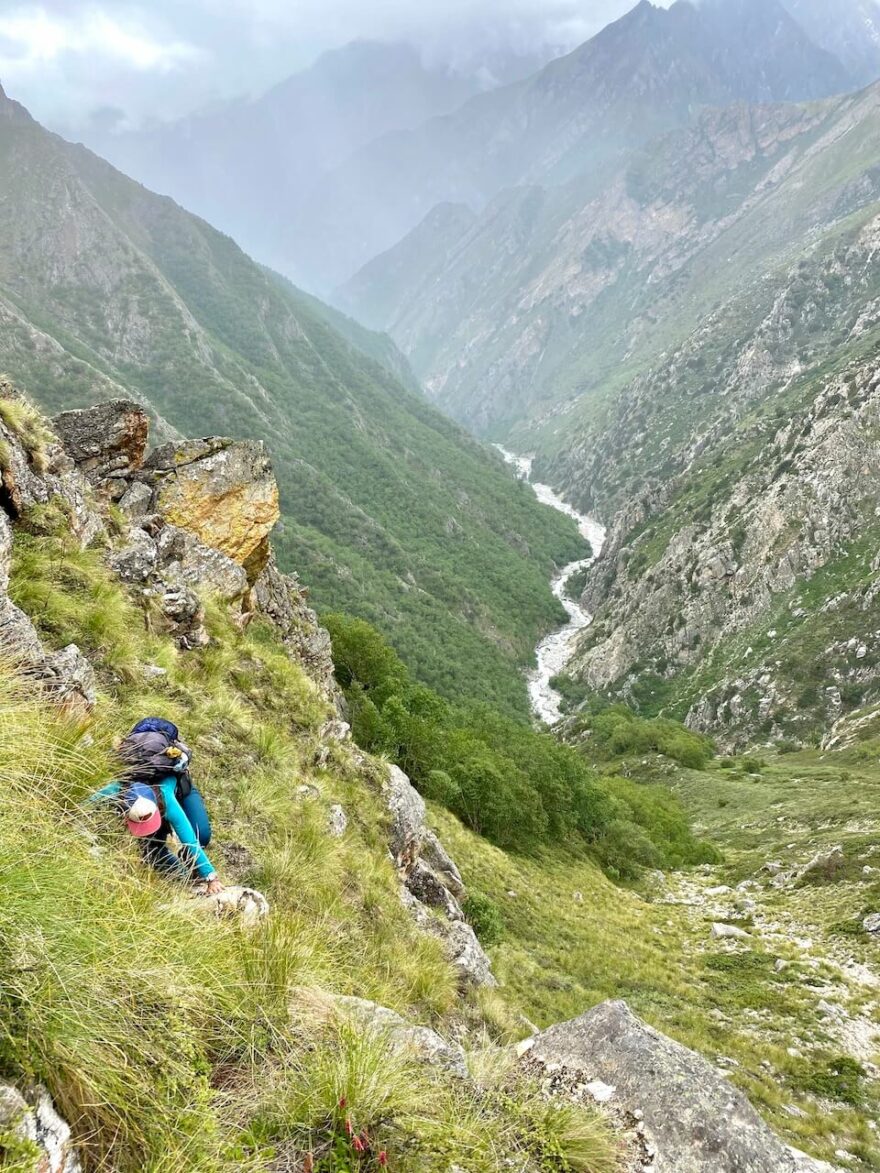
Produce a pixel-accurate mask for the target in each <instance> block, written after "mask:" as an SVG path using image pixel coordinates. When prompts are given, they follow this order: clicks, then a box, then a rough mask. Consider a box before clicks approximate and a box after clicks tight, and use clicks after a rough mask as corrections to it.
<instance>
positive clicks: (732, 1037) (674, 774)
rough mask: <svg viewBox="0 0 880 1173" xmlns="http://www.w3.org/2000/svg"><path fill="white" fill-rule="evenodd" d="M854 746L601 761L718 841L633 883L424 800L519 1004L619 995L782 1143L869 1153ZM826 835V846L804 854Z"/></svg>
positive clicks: (871, 1129)
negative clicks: (696, 1059)
mask: <svg viewBox="0 0 880 1173" xmlns="http://www.w3.org/2000/svg"><path fill="white" fill-rule="evenodd" d="M866 756H867V755H866V751H865V749H864V748H862V749H861V750H858V751H850V753H848V754H847V753H844V754H836V755H830V754H829V755H825V756H824V757H823V756H822V755H820V754H818V753H816V752H813V753H809V754H802V755H787V756H781V757H778V758H774V759H773V760H772V762H769V763H764V762H762V761H760V760H758V759H755V758H737V759H730V760H727V761H724V762H716V763H713V765H712V767H711V768H710V769H709V770H706V771H689V770H682V769H680V768H679V767H677V766H674V765H673V764H672V763H670V762H668V761H667V760H666V759H662V758H651V759H642V760H638V761H632V760H629V761H625V762H618V763H616V765H615V769H616V770H617V771H618V772H626V773H628V774H631V775H633V776H635V777H636V778H638V780H640V781H643V782H645V783H646V784H651V783H658V782H659V783H662V784H666V785H669V786H671V787H672V788H673V789H674V790H675V791H676V792H677V793H678V795H679V796H680V798H681V799H682V800H683V801H684V803H685V805H686V806H687V807H688V809H689V811H690V812H691V814H692V816H693V818H694V819H695V821H696V824H697V830H698V831H699V833H701V834H702V835H705V836H706V837H708V838H710V839H711V840H712V841H713V842H715V843H716V844H717V845H718V846H719V847H720V848H721V849H722V851H723V853H724V861H723V862H722V863H721V864H718V865H712V866H710V865H706V866H703V867H700V868H697V869H694V870H691V871H687V872H682V873H677V874H672V875H667V876H665V877H664V876H663V875H662V874H660V873H651V874H649V875H648V876H647V877H646V878H645V880H644V881H643V882H642V884H641V885H640V890H638V891H636V890H631V889H628V888H623V887H617V886H615V885H614V884H612V883H611V882H610V881H608V880H607V879H605V878H604V877H603V876H602V875H601V874H600V873H599V872H598V870H597V869H596V868H594V866H593V865H592V864H591V863H589V862H587V861H583V862H578V861H577V860H573V859H572V858H571V857H570V856H566V857H562V856H561V855H558V856H555V855H545V856H543V857H541V858H532V859H525V858H521V857H519V858H513V857H510V856H507V855H504V854H503V853H501V852H499V851H497V850H495V849H493V848H491V847H489V846H488V845H486V844H485V843H484V842H482V841H479V840H477V839H476V838H475V837H473V836H471V835H469V834H468V833H466V832H464V831H463V830H462V829H461V828H460V827H459V826H458V825H457V824H455V823H454V821H453V820H451V819H450V818H449V816H448V815H445V814H444V813H443V812H440V811H437V812H435V815H436V819H437V822H438V824H439V826H440V828H441V831H442V836H443V838H444V841H447V842H448V843H449V845H450V847H451V849H452V851H453V854H454V855H455V857H456V859H457V860H458V861H459V863H460V864H461V866H462V870H463V873H464V877H465V880H466V882H468V883H469V884H470V885H472V886H473V888H475V889H478V890H480V891H482V892H484V893H485V894H486V895H487V896H489V897H490V898H491V900H492V901H493V902H494V903H495V904H496V905H497V907H498V909H499V911H500V917H501V921H502V926H503V927H502V929H501V930H500V939H499V941H498V943H497V945H496V946H495V947H494V949H493V951H492V952H493V962H494V965H495V969H496V972H497V974H498V976H499V978H500V979H501V980H502V982H503V983H505V985H506V986H507V987H508V990H509V993H510V995H511V998H512V1000H516V1001H517V1002H518V1004H519V1005H520V1006H521V1008H522V1010H523V1013H524V1014H525V1015H526V1016H527V1017H528V1018H530V1019H534V1020H535V1021H536V1022H537V1024H538V1025H540V1026H545V1025H547V1024H548V1023H550V1022H552V1021H556V1020H559V1019H562V1018H568V1017H573V1016H575V1015H578V1014H580V1013H582V1012H583V1011H584V1010H586V1009H587V1008H588V1007H589V1006H591V1005H593V1004H595V1003H597V1002H599V1001H601V1000H604V999H607V998H624V999H626V1000H627V1002H629V1003H630V1005H631V1006H632V1008H633V1009H634V1010H635V1011H636V1012H637V1013H639V1014H641V1015H643V1016H644V1017H645V1018H646V1019H647V1020H648V1021H649V1022H651V1023H652V1024H653V1025H655V1026H657V1027H658V1028H660V1029H662V1030H664V1031H666V1032H667V1033H668V1034H670V1035H672V1036H673V1037H675V1038H677V1039H679V1040H680V1041H681V1042H682V1043H684V1044H686V1045H688V1046H691V1047H694V1048H696V1049H697V1050H699V1051H701V1052H703V1053H704V1054H705V1055H707V1056H708V1057H709V1058H710V1059H714V1061H715V1062H716V1063H717V1064H718V1065H719V1067H721V1068H722V1069H724V1070H726V1071H727V1072H728V1073H729V1075H730V1078H731V1079H732V1080H733V1081H734V1082H735V1083H736V1084H738V1085H739V1086H740V1087H742V1088H743V1090H745V1091H746V1092H747V1094H748V1095H749V1097H750V1098H751V1100H752V1102H753V1103H754V1104H755V1105H756V1107H758V1108H759V1110H760V1111H761V1112H762V1113H763V1114H764V1115H765V1116H766V1117H767V1119H768V1120H769V1121H770V1122H771V1123H772V1124H773V1126H774V1127H775V1128H776V1129H777V1130H778V1131H779V1132H780V1133H782V1134H783V1135H785V1136H786V1137H787V1138H788V1140H789V1142H790V1143H791V1144H792V1145H794V1146H796V1147H798V1148H802V1149H804V1150H807V1151H810V1152H812V1153H814V1154H815V1155H817V1156H819V1157H822V1158H824V1159H825V1160H828V1161H831V1162H832V1163H834V1164H835V1165H837V1166H841V1167H845V1168H852V1169H861V1170H865V1169H877V1168H880V1144H878V1138H877V1131H876V1130H877V1115H878V1104H880V1095H878V1091H880V1084H878V1076H880V1070H878V1065H880V1054H878V1046H877V1043H878V1038H880V965H878V963H877V947H878V943H877V938H876V937H874V936H871V935H870V934H869V933H867V932H866V931H865V930H864V929H863V927H862V921H863V919H864V918H865V917H866V916H867V915H869V914H870V913H872V912H877V911H880V882H878V881H880V839H878V830H880V819H878V814H877V811H878V806H880V802H878V800H880V770H878V768H877V766H876V765H875V763H874V761H873V760H868V761H864V760H863V761H861V763H860V762H859V761H855V762H854V761H853V760H852V759H853V758H854V757H855V758H856V759H858V758H860V757H861V758H865V757H866ZM873 757H876V755H873ZM833 848H841V849H842V856H843V858H842V863H841V862H840V859H839V855H838V854H837V853H835V854H834V855H833V856H832V857H831V859H830V860H828V861H827V862H826V861H825V860H824V859H822V858H821V857H824V856H827V855H828V853H829V852H831V850H832V849H833ZM817 856H818V857H820V863H819V864H818V865H817V866H816V867H815V868H813V869H812V870H811V871H810V872H809V873H808V874H806V875H804V876H802V877H800V876H798V874H797V873H798V869H802V868H803V867H804V866H805V865H807V864H808V863H810V861H812V860H814V859H815V858H816V857H817ZM766 864H771V865H774V866H772V867H771V869H770V870H767V869H766V868H765V865H766ZM775 865H780V866H779V867H777V866H775ZM875 868H876V869H877V870H874V869H875ZM790 873H794V874H790ZM549 910H552V913H551V912H550V911H549ZM713 924H718V925H727V926H731V927H732V928H734V929H736V930H739V933H747V934H748V936H741V935H739V933H737V934H736V935H732V936H729V937H728V936H716V935H714V934H713ZM727 931H729V930H725V929H720V930H718V929H716V930H715V933H719V932H720V933H722V934H724V933H725V932H727Z"/></svg>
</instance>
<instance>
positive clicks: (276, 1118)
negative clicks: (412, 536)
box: [0, 514, 616, 1173]
mask: <svg viewBox="0 0 880 1173" xmlns="http://www.w3.org/2000/svg"><path fill="white" fill-rule="evenodd" d="M39 528H40V532H37V533H33V534H31V535H26V534H19V535H18V536H17V538H16V549H15V558H14V567H13V580H12V588H11V589H12V593H13V595H14V597H15V598H16V599H17V600H18V601H19V602H20V603H21V604H22V605H24V606H26V607H28V608H29V609H30V610H31V611H32V612H33V613H34V615H35V616H36V617H37V619H38V622H39V624H40V627H41V628H42V631H43V633H44V636H45V638H46V639H47V640H48V641H49V642H50V643H51V644H53V645H56V646H60V645H62V644H64V643H65V642H67V641H68V640H69V639H71V638H76V639H77V640H78V642H79V643H80V644H81V645H82V646H83V648H84V649H85V650H87V652H88V653H89V655H90V657H91V659H92V661H93V662H94V663H95V664H96V666H97V667H98V669H99V677H100V699H99V705H98V709H97V713H96V716H95V718H94V719H93V720H92V721H91V722H89V723H86V724H84V723H82V722H78V721H76V720H75V719H70V718H64V717H63V716H62V715H60V714H58V713H57V712H55V711H54V710H52V709H50V707H49V706H48V705H47V704H46V703H45V702H44V701H41V700H39V698H36V697H34V696H33V695H32V694H31V693H30V692H29V690H28V689H27V687H26V686H24V685H22V684H21V683H18V682H16V681H15V680H14V679H13V678H12V676H11V675H10V672H9V670H8V669H7V668H3V670H2V674H3V697H2V704H0V744H2V750H3V752H2V762H3V765H2V767H0V799H2V804H3V806H4V809H15V810H16V817H15V818H7V819H4V820H2V826H0V883H2V888H3V893H4V898H3V902H2V908H0V986H2V989H3V992H4V997H3V999H2V1002H0V1078H7V1079H10V1078H11V1079H12V1080H13V1081H15V1082H18V1083H25V1082H27V1081H28V1080H30V1079H33V1078H36V1079H39V1080H42V1081H45V1082H46V1084H47V1085H48V1087H49V1089H50V1091H51V1093H52V1095H53V1097H54V1098H55V1101H56V1103H57V1105H58V1107H59V1109H60V1110H61V1111H62V1113H63V1114H64V1115H65V1116H66V1117H67V1118H68V1119H69V1120H70V1121H71V1123H72V1124H73V1126H74V1129H75V1132H76V1135H77V1138H78V1140H79V1142H80V1144H81V1146H82V1151H83V1154H84V1156H85V1158H86V1162H87V1168H88V1169H89V1170H90V1171H94V1170H106V1171H108V1173H109V1171H110V1170H113V1173H135V1171H137V1173H144V1171H150V1173H159V1170H161V1171H162V1173H209V1171H210V1173H225V1171H229V1173H232V1170H236V1171H243V1170H251V1171H252V1173H256V1171H257V1170H269V1169H277V1168H280V1167H284V1168H287V1167H291V1168H294V1167H295V1168H299V1167H300V1166H301V1165H302V1163H303V1161H304V1160H305V1156H306V1154H307V1153H309V1152H313V1153H314V1154H315V1157H316V1165H315V1168H316V1169H317V1170H323V1171H325V1173H330V1171H331V1170H339V1169H341V1168H351V1169H363V1170H367V1169H373V1168H375V1167H376V1165H375V1159H374V1158H375V1155H376V1154H377V1152H378V1150H379V1148H380V1146H381V1147H387V1150H388V1154H389V1166H390V1168H392V1169H397V1170H400V1171H401V1173H405V1171H409V1173H427V1171H429V1170H436V1171H437V1173H440V1171H441V1170H446V1169H447V1168H448V1167H449V1162H450V1161H453V1162H456V1161H457V1162H458V1163H460V1164H461V1165H463V1166H464V1167H466V1168H468V1169H472V1170H475V1171H479V1173H491V1171H492V1170H495V1169H497V1168H498V1167H499V1165H500V1163H501V1162H502V1161H503V1160H505V1159H507V1158H510V1159H512V1160H514V1162H515V1163H516V1164H517V1167H519V1165H520V1164H522V1165H526V1163H527V1162H529V1161H531V1160H534V1161H536V1162H538V1161H540V1160H541V1159H542V1156H543V1155H544V1154H545V1153H546V1155H547V1159H548V1160H550V1161H551V1164H550V1165H548V1166H546V1167H547V1168H553V1169H559V1170H560V1171H563V1170H565V1169H568V1168H571V1169H572V1170H581V1171H582V1173H615V1169H616V1161H615V1157H614V1152H613V1146H612V1144H611V1142H610V1141H609V1140H608V1138H607V1135H606V1133H605V1132H604V1130H603V1127H602V1126H601V1124H600V1123H597V1122H596V1121H595V1119H594V1118H592V1117H590V1116H589V1115H583V1114H579V1113H572V1112H570V1111H569V1110H568V1109H564V1110H562V1111H559V1112H557V1111H555V1110H554V1109H551V1108H548V1106H547V1105H546V1104H543V1103H542V1102H541V1101H539V1100H538V1099H537V1098H536V1096H535V1095H534V1094H533V1093H532V1091H531V1090H530V1089H529V1087H527V1086H523V1087H521V1088H516V1089H514V1087H513V1085H512V1084H511V1083H510V1080H509V1077H508V1074H507V1070H506V1067H505V1066H504V1064H501V1065H500V1066H499V1065H498V1064H497V1062H492V1063H490V1064H489V1066H488V1067H486V1069H485V1074H486V1076H487V1079H488V1082H486V1083H485V1084H484V1086H483V1088H482V1090H479V1091H477V1090H475V1089H473V1088H471V1087H470V1086H467V1085H462V1084H459V1083H458V1082H456V1081H449V1080H448V1079H445V1078H444V1077H443V1076H442V1075H434V1076H432V1075H431V1074H430V1073H429V1072H426V1070H425V1068H424V1066H419V1067H418V1068H417V1067H415V1066H414V1065H413V1063H412V1062H410V1061H409V1060H408V1059H406V1058H405V1057H401V1056H399V1055H394V1054H392V1052H391V1051H390V1049H389V1047H388V1045H387V1043H386V1042H385V1041H384V1040H383V1039H381V1038H379V1039H372V1040H371V1039H370V1038H369V1037H368V1036H365V1035H364V1034H363V1033H361V1032H354V1031H351V1030H346V1029H345V1028H344V1027H341V1026H338V1025H334V1020H333V1017H332V1015H331V1014H330V1012H329V1010H328V1001H327V996H328V993H329V992H333V993H346V994H355V995H358V996H362V997H367V998H372V999H377V1000H379V1001H380V1002H382V1003H384V1004H386V1005H389V1006H392V1007H395V1008H396V1009H398V1010H400V1011H402V1012H403V1013H404V1014H407V1015H409V1016H411V1017H413V1018H416V1019H420V1020H422V1021H428V1022H433V1023H434V1024H435V1025H436V1026H438V1027H439V1029H441V1030H447V1031H448V1030H451V1029H452V1028H453V1025H457V1026H461V1025H463V1024H470V1025H472V1026H478V1025H480V1024H485V1025H489V1024H491V1023H492V1022H495V1023H496V1028H495V1029H496V1030H500V1031H501V1032H502V1033H503V1032H504V1030H505V1029H506V1024H507V1023H508V1022H509V1021H510V1019H509V1015H508V1014H507V1012H506V1011H505V1009H504V1007H503V1005H502V1004H501V1002H500V1000H499V999H498V998H497V997H494V998H490V999H489V1003H488V1004H487V1005H486V1006H485V1007H484V1009H483V1010H481V1008H480V1004H479V1000H475V999H474V998H469V999H467V1000H460V999H459V998H458V997H457V996H456V992H455V982H454V978H453V975H452V973H451V971H450V969H449V967H448V965H447V964H446V963H445V962H444V960H443V958H442V956H441V951H440V946H439V944H438V943H437V942H436V941H435V940H434V939H433V938H429V937H426V936H424V935H422V934H420V933H418V932H417V931H416V930H415V928H414V927H413V925H412V924H411V922H410V920H409V918H408V915H407V914H406V912H405V911H404V909H403V906H402V905H401V903H400V900H399V897H398V894H397V892H398V879H397V877H396V875H395V874H394V870H393V867H392V865H391V864H390V862H389V860H388V855H387V848H386V846H385V840H384V833H383V825H382V814H381V803H380V800H379V798H378V795H377V793H376V789H375V787H376V781H377V779H378V776H379V775H378V773H377V771H378V770H379V769H380V767H379V766H378V764H377V763H373V764H372V765H369V764H367V765H366V766H364V765H363V764H361V765H358V764H357V762H356V761H355V760H354V759H353V758H352V756H351V754H350V752H349V751H348V750H346V748H345V747H341V746H338V745H337V746H335V748H332V749H331V752H330V755H329V757H328V756H327V754H326V746H324V747H323V748H324V750H325V752H324V753H323V754H321V756H320V757H319V756H318V755H317V751H318V750H319V749H321V748H322V743H321V741H320V733H319V731H320V726H321V724H322V723H323V721H324V720H325V719H326V717H327V715H328V711H327V710H328V706H327V705H326V703H325V702H324V701H323V700H322V699H321V698H320V696H319V695H318V694H317V693H316V690H315V688H314V686H313V685H312V684H311V682H310V681H309V680H308V679H307V678H306V677H305V676H304V674H303V673H302V671H301V670H300V669H299V668H298V666H297V665H295V664H294V663H292V662H291V661H290V660H289V659H288V657H287V656H286V654H285V653H284V652H283V650H282V649H281V648H280V647H279V646H278V645H277V644H276V643H275V642H274V639H273V637H272V635H271V633H270V632H269V631H268V630H267V629H265V628H263V627H261V626H260V625H259V624H257V625H252V626H251V627H250V628H249V629H248V631H247V633H246V634H244V635H242V634H241V633H240V632H239V631H237V629H235V628H234V627H233V626H232V625H231V624H230V623H229V622H228V621H227V620H226V619H225V618H224V616H223V615H222V614H221V613H220V612H216V611H212V612H211V615H210V627H211V630H212V633H213V636H214V641H213V643H212V645H211V646H210V647H209V648H207V649H205V650H203V651H201V652H198V653H194V654H186V655H184V654H180V653H178V652H176V651H175V650H174V648H173V646H172V645H171V643H170V642H169V641H168V640H165V639H163V638H159V637H155V636H152V635H150V634H149V633H148V632H146V631H145V630H144V623H143V615H142V612H141V611H140V610H139V608H137V607H136V606H135V605H134V604H133V603H132V602H129V601H128V600H127V598H126V597H125V596H124V595H123V594H122V592H121V591H120V589H119V588H118V587H117V586H116V585H114V583H113V581H112V579H111V578H110V577H109V575H108V573H107V572H106V570H104V569H103V567H102V563H101V558H100V554H99V552H97V551H86V552H82V551H79V550H77V549H76V548H75V546H73V545H72V544H71V543H70V541H69V539H68V538H67V537H66V536H65V535H64V532H63V526H62V527H61V528H59V526H58V524H57V521H55V520H53V518H52V517H51V515H50V516H46V515H45V514H44V515H43V516H42V517H41V519H40V526H39ZM146 665H156V666H159V667H161V668H163V669H164V670H165V672H166V675H165V676H156V675H155V674H153V675H150V676H147V675H146V674H145V673H144V667H145V666H146ZM146 711H151V712H156V713H159V714H163V715H165V716H167V717H169V718H171V719H173V720H175V721H176V722H179V723H180V725H181V726H182V728H184V729H185V730H186V734H187V737H188V739H189V740H190V741H191V742H192V743H193V745H194V747H195V753H196V757H195V765H196V770H197V776H198V781H199V783H200V785H201V786H202V787H203V789H204V791H205V793H206V795H207V798H208V802H209V806H210V808H211V812H212V816H213V819H214V823H215V830H216V832H217V834H216V840H215V842H214V843H213V844H212V846H211V854H212V856H213V857H214V859H215V860H216V861H217V862H218V864H219V865H220V867H221V869H222V870H223V872H224V874H225V875H226V876H227V878H229V877H235V878H237V879H239V880H240V881H241V882H245V883H251V884H254V885H257V886H259V887H260V888H261V889H262V890H263V891H265V892H266V894H267V895H268V897H269V899H270V901H271V903H272V909H273V911H272V915H271V917H270V918H269V920H268V921H267V922H266V923H265V925H263V926H261V927H259V928H256V929H254V930H252V931H250V932H248V931H243V930H242V929H240V928H239V927H237V925H236V924H235V923H233V922H229V923H225V922H224V923H217V922H215V921H213V920H212V919H207V920H206V919H205V917H204V914H203V913H201V912H200V911H199V909H198V906H197V905H195V904H192V903H190V902H188V901H186V900H184V899H183V898H182V896H181V894H180V893H179V891H178V890H177V889H175V888H174V887H173V886H169V885H168V884H167V883H166V882H164V881H161V880H159V879H157V878H155V877H150V876H149V875H147V874H145V872H144V869H143V867H142V866H141V864H140V862H139V859H138V856H137V852H136V851H135V850H134V845H133V844H132V843H131V841H130V840H127V839H123V838H121V837H120V834H119V829H118V827H117V826H116V825H115V819H113V818H112V817H111V816H107V817H106V818H104V817H102V816H101V815H100V814H98V813H94V812H93V813H84V812H83V811H82V810H80V809H78V808H77V806H76V804H77V803H78V801H79V800H81V799H82V798H83V796H84V795H86V794H88V793H89V792H90V791H91V790H92V789H93V788H95V787H97V786H98V785H100V784H101V783H103V782H104V781H106V780H107V779H108V778H110V777H112V771H113V768H114V766H113V759H112V754H111V751H110V745H111V738H112V736H113V735H114V734H119V733H120V732H122V731H124V730H125V729H126V728H127V727H128V726H129V725H130V723H131V722H132V720H133V719H134V718H135V717H137V716H140V715H143V713H144V712H146ZM86 733H88V734H89V737H88V738H86V737H85V734H86ZM371 778H372V779H373V781H372V783H371ZM301 787H306V788H314V795H315V796H314V797H311V796H310V795H311V794H312V793H313V791H312V790H311V789H308V790H306V792H305V793H304V792H303V791H302V790H301V789H300V788H301ZM332 801H341V802H342V803H343V804H344V806H345V809H346V811H347V813H348V817H349V824H348V829H347V830H346V832H345V834H344V835H343V837H342V838H339V839H337V838H333V837H331V835H330V834H329V830H328V807H329V804H330V803H331V802H332ZM484 1011H485V1012H486V1013H487V1014H488V1017H486V1016H485V1015H484ZM477 1061H478V1058H475V1062H477ZM484 1066H485V1064H484ZM511 1093H512V1094H511ZM342 1097H344V1099H345V1105H344V1107H340V1104H339V1101H340V1099H341V1098H342ZM346 1117H348V1118H350V1119H351V1120H352V1121H353V1122H354V1125H355V1127H356V1129H368V1130H369V1132H370V1135H371V1138H372V1141H371V1144H372V1152H373V1158H369V1157H368V1158H365V1159H364V1161H363V1162H358V1160H357V1158H356V1156H355V1155H354V1154H353V1153H352V1149H351V1145H350V1142H349V1141H348V1140H347V1138H346V1136H345V1131H344V1124H345V1119H346ZM334 1146H335V1149H334ZM554 1146H555V1147H554ZM337 1150H338V1151H337ZM332 1151H337V1157H336V1158H334V1157H333V1156H332V1155H331V1152H332ZM346 1153H347V1154H348V1158H347V1159H348V1161H349V1162H350V1164H345V1163H344V1162H345V1161H346V1157H345V1154H346ZM551 1153H555V1154H568V1155H569V1157H570V1161H569V1163H568V1164H566V1163H565V1161H564V1160H563V1159H562V1158H561V1157H560V1156H559V1155H557V1156H556V1157H552V1156H550V1154H551ZM0 1165H3V1167H4V1168H9V1169H14V1170H16V1173H23V1171H25V1170H27V1173H30V1171H31V1169H32V1167H33V1162H32V1160H31V1159H30V1155H29V1153H28V1151H27V1146H26V1145H25V1146H22V1145H20V1144H18V1143H15V1144H10V1138H9V1137H8V1136H6V1137H4V1136H2V1135H0Z"/></svg>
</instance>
